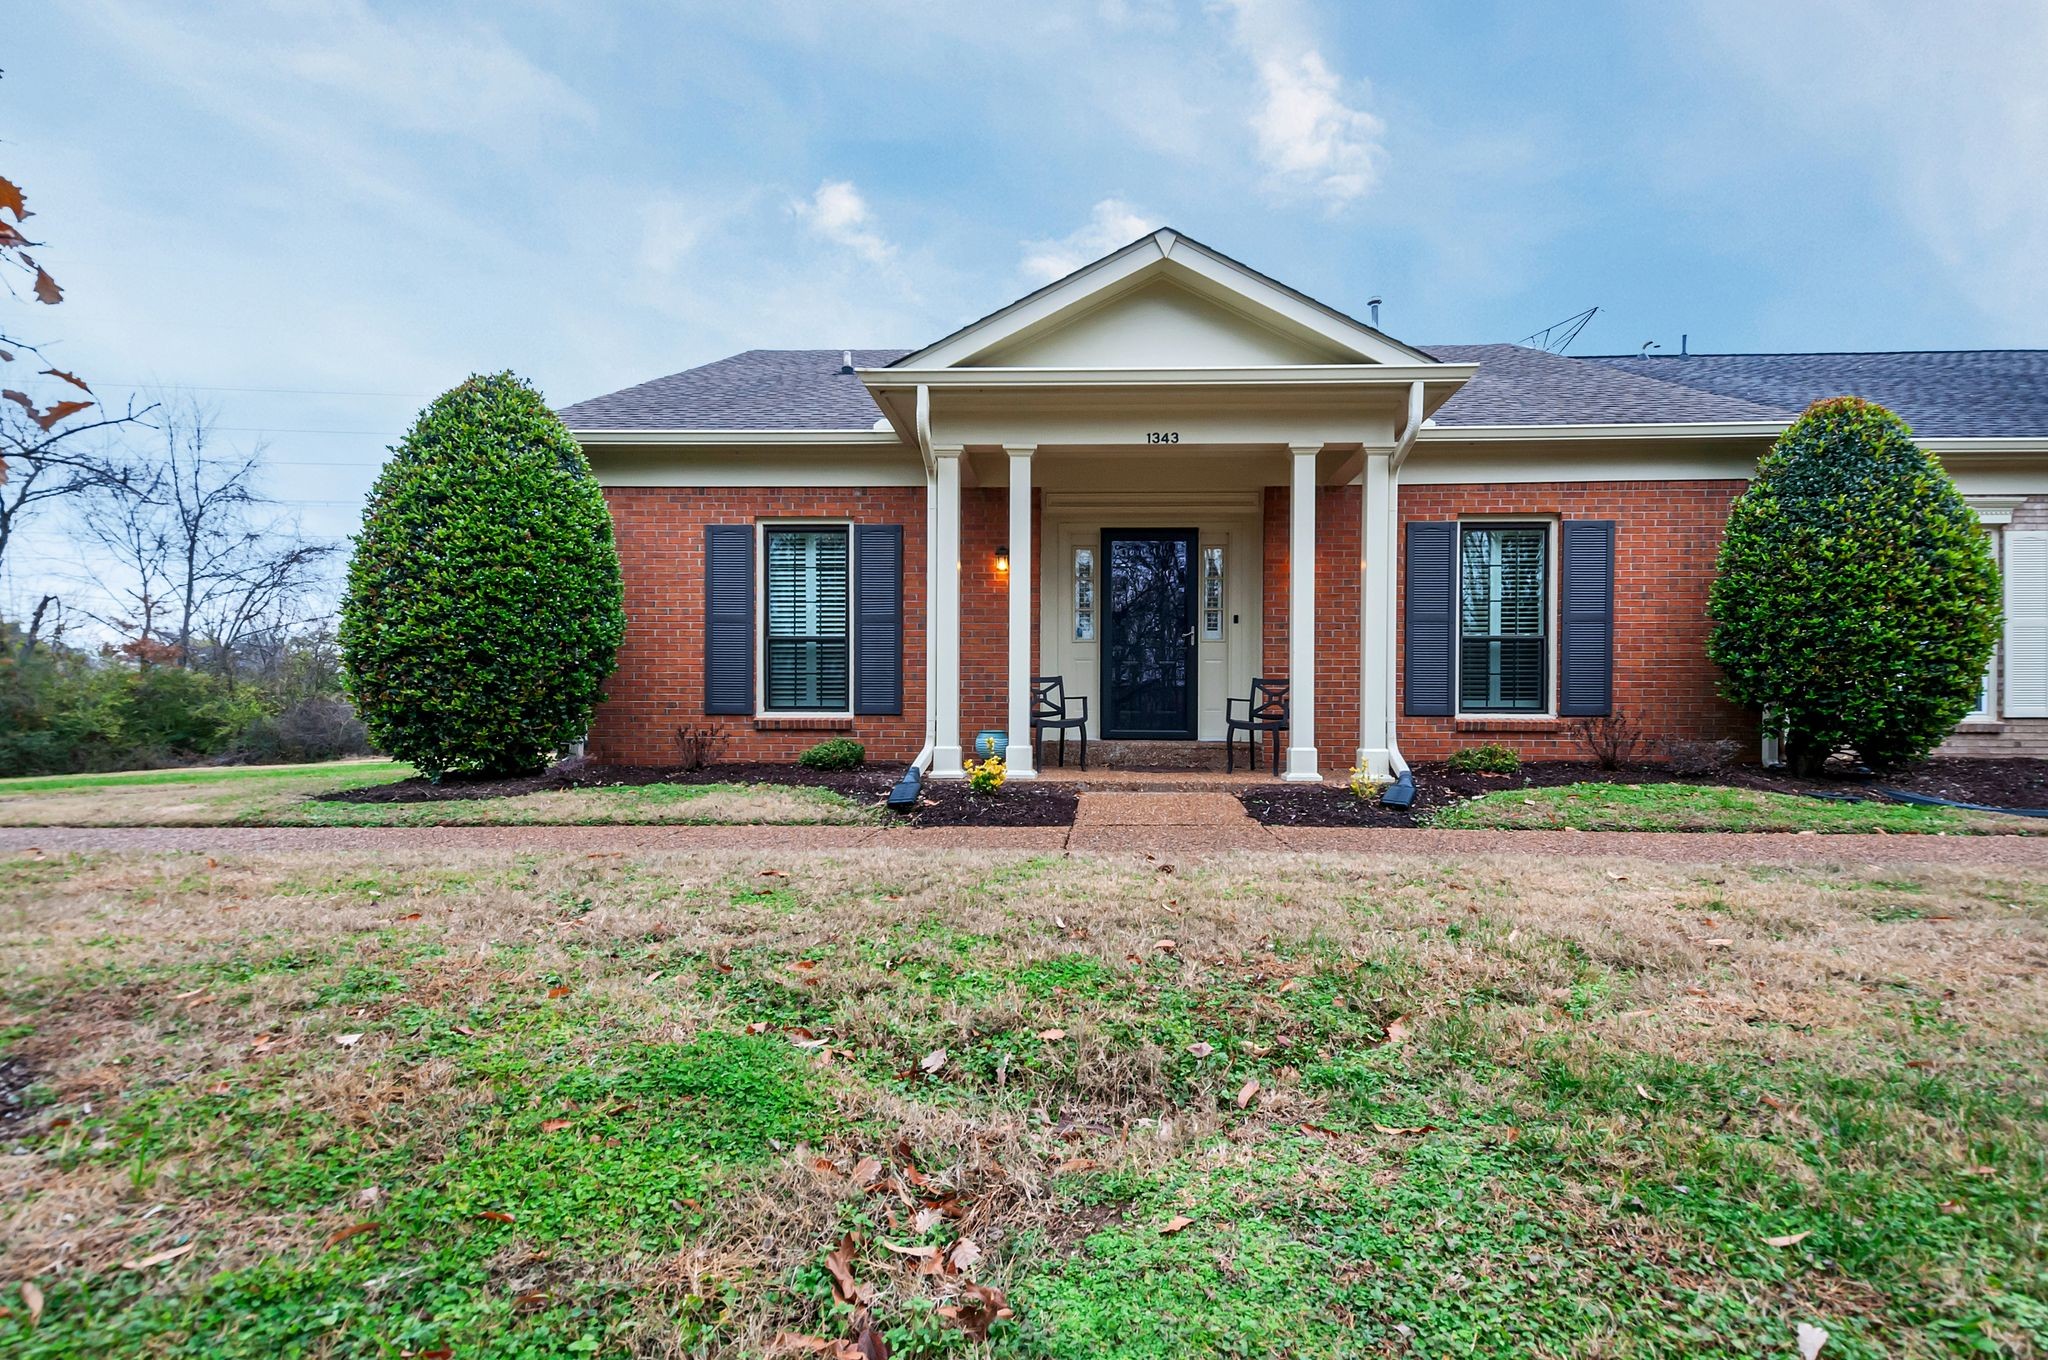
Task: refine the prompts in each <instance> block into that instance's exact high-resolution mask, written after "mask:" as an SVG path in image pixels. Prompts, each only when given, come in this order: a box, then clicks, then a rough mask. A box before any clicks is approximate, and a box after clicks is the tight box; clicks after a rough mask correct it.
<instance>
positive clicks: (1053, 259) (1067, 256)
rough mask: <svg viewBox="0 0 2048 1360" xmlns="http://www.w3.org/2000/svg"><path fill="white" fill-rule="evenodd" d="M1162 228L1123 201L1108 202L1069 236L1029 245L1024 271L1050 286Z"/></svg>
mask: <svg viewBox="0 0 2048 1360" xmlns="http://www.w3.org/2000/svg"><path fill="white" fill-rule="evenodd" d="M1162 225H1164V224H1163V223H1162V222H1160V220H1159V219H1158V218H1156V217H1154V216H1152V215H1151V214H1150V213H1147V212H1142V211H1140V210H1139V209H1137V208H1134V207H1132V206H1131V205H1130V204H1128V203H1126V202H1124V201H1123V200H1122V199H1120V198H1105V199H1103V200H1102V201H1101V202H1100V203H1097V204H1096V205H1095V207H1094V210H1093V211H1091V212H1090V213H1089V214H1088V221H1087V222H1086V223H1084V224H1083V225H1082V226H1080V227H1078V228H1076V229H1075V230H1074V231H1071V232H1069V233H1067V234H1066V235H1065V236H1062V237H1060V238H1059V239H1057V240H1052V239H1043V240H1037V241H1026V242H1025V243H1024V260H1023V264H1022V266H1021V267H1022V269H1023V271H1024V273H1025V275H1026V276H1027V277H1028V278H1030V279H1031V280H1032V281H1033V282H1036V283H1050V282H1052V281H1053V280H1054V279H1058V278H1065V277H1066V276H1067V275H1069V274H1071V273H1073V272H1074V271H1075V270H1076V269H1079V268H1080V267H1081V266H1082V265H1084V264H1087V263H1089V262H1090V261H1091V260H1098V259H1100V258H1102V257H1103V256H1104V255H1107V254H1109V252H1110V251H1112V250H1115V249H1117V248H1118V247H1119V246H1127V245H1129V244H1130V243H1131V242H1133V241H1135V240H1137V239H1138V238H1139V237H1140V236H1143V235H1144V234H1145V233H1147V232H1149V231H1155V230H1157V229H1158V228H1159V227H1160V226H1162Z"/></svg>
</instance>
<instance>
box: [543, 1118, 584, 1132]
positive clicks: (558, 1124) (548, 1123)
mask: <svg viewBox="0 0 2048 1360" xmlns="http://www.w3.org/2000/svg"><path fill="white" fill-rule="evenodd" d="M575 1122H576V1121H575V1120H573V1119H543V1120H541V1121H540V1131H541V1132H542V1133H560V1132H561V1131H562V1130H563V1129H566V1128H568V1127H569V1126H570V1125H571V1124H574V1123H575Z"/></svg>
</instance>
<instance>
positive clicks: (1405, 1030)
mask: <svg viewBox="0 0 2048 1360" xmlns="http://www.w3.org/2000/svg"><path fill="white" fill-rule="evenodd" d="M1413 1032H1414V1031H1413V1030H1411V1029H1410V1028H1409V1025H1408V1017H1407V1016H1405V1015H1397V1016H1395V1017H1394V1018H1393V1019H1392V1020H1391V1021H1389V1022H1388V1023H1387V1042H1388V1043H1390V1044H1405V1043H1407V1042H1408V1039H1409V1036H1410V1035H1411V1034H1412V1033H1413Z"/></svg>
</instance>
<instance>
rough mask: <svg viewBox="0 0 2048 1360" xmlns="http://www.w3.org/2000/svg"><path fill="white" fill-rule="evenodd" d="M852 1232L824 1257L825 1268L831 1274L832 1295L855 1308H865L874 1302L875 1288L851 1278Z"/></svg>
mask: <svg viewBox="0 0 2048 1360" xmlns="http://www.w3.org/2000/svg"><path fill="white" fill-rule="evenodd" d="M856 1245H857V1244H856V1242H855V1240H854V1236H853V1234H852V1233H848V1234H846V1236H844V1237H842V1238H840V1239H839V1245H838V1246H836V1247H834V1248H832V1250H831V1251H830V1252H829V1253H827V1254H826V1257H825V1270H826V1272H827V1273H828V1274H830V1275H831V1276H832V1296H833V1297H834V1298H836V1299H838V1300H839V1301H840V1302H841V1303H845V1304H851V1305H852V1306H853V1307H855V1308H865V1307H867V1306H868V1305H869V1304H870V1303H872V1302H874V1298H875V1289H874V1286H873V1285H866V1284H862V1283H860V1281H858V1280H856V1279H854V1278H853V1253H854V1248H855V1246H856Z"/></svg>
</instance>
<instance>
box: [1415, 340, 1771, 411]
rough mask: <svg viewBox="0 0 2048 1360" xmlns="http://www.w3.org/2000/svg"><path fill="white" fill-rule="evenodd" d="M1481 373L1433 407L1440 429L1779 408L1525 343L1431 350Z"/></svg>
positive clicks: (1439, 347)
mask: <svg viewBox="0 0 2048 1360" xmlns="http://www.w3.org/2000/svg"><path fill="white" fill-rule="evenodd" d="M1429 352H1430V353H1431V354H1434V355H1435V356H1436V357H1437V358H1439V359H1441V360H1443V361H1444V362H1445V363H1453V364H1467V363H1476V364H1478V365H1479V371H1478V372H1477V373H1475V374H1473V375H1472V380H1471V381H1470V382H1468V383H1466V384H1465V385H1464V386H1463V387H1462V388H1460V389H1459V390H1458V393H1457V395H1456V396H1454V397H1452V398H1451V399H1450V400H1449V401H1447V402H1445V403H1444V404H1443V405H1442V406H1441V407H1439V408H1438V410H1437V413H1436V415H1435V417H1434V419H1435V420H1436V423H1437V424H1438V425H1439V426H1443V425H1596V424H1597V425H1630V424H1634V423H1636V422H1638V421H1644V422H1658V421H1678V420H1683V421H1699V420H1776V419H1778V418H1780V417H1782V416H1783V415H1785V414H1786V413H1785V412H1784V411H1782V410H1780V409H1778V408H1776V407H1771V406H1765V405H1761V404H1759V403H1757V402H1755V401H1751V400H1745V399H1743V398H1741V397H1736V396H1725V395H1722V394H1720V393H1715V392H1702V391H1699V390H1697V389H1695V388H1692V387H1689V386H1687V387H1681V386H1677V385H1675V384H1673V383H1669V382H1660V381H1658V380H1657V379H1656V378H1652V377H1644V376H1639V375H1636V374H1633V373H1625V372H1621V371H1619V370H1616V369H1613V368H1610V367H1607V366H1606V365H1603V364H1590V363H1587V362H1586V361H1585V360H1584V359H1572V358H1567V357H1566V356H1564V355H1562V354H1551V353H1549V352H1548V351H1545V350H1540V349H1528V348H1526V347H1524V346H1522V345H1431V346H1429Z"/></svg>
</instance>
